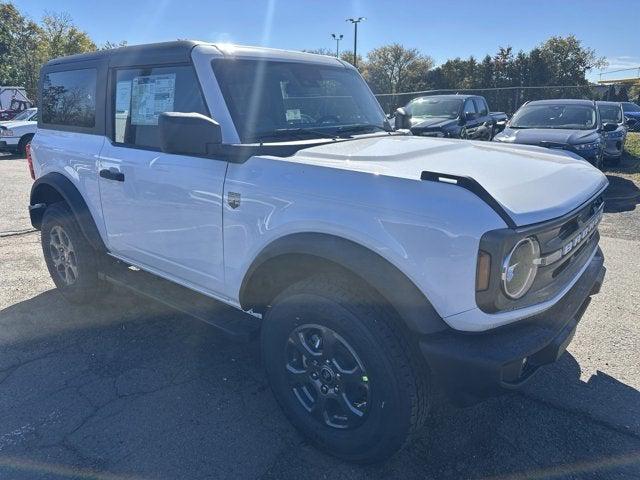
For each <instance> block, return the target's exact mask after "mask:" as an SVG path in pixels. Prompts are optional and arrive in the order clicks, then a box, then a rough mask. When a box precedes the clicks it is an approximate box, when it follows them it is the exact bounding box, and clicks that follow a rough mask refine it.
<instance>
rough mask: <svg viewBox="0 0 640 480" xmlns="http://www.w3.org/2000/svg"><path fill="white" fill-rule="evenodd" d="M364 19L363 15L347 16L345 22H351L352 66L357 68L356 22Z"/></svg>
mask: <svg viewBox="0 0 640 480" xmlns="http://www.w3.org/2000/svg"><path fill="white" fill-rule="evenodd" d="M363 20H366V18H364V17H358V18H347V20H346V21H347V22H351V23H353V66H354V67H356V68H358V24H359V23H360V22H361V21H363Z"/></svg>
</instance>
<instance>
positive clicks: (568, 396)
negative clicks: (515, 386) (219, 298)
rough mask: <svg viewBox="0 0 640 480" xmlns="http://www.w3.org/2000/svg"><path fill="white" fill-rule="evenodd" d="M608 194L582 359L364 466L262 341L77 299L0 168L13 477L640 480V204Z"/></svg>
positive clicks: (582, 333)
mask: <svg viewBox="0 0 640 480" xmlns="http://www.w3.org/2000/svg"><path fill="white" fill-rule="evenodd" d="M627 181H628V180H627ZM612 183H613V185H614V188H613V189H612V191H613V195H611V196H612V201H611V202H610V207H609V208H608V210H609V212H608V213H606V215H605V219H604V221H603V224H602V227H601V232H602V240H601V246H602V249H603V250H604V253H605V257H606V265H607V268H608V273H607V278H606V282H605V285H604V286H603V290H602V292H601V293H600V294H599V295H597V296H596V297H594V299H593V302H592V304H591V306H590V308H589V309H588V310H587V313H586V315H585V317H584V318H583V320H582V322H581V325H580V328H579V330H578V332H577V334H576V337H575V339H574V341H573V343H572V344H571V345H570V347H569V350H568V353H567V354H565V355H564V356H563V357H562V358H561V360H560V361H559V362H558V363H557V364H556V365H553V366H551V367H548V368H546V369H545V370H544V371H542V372H541V373H540V374H538V375H537V376H536V377H534V379H533V380H532V382H531V383H530V384H529V385H528V386H527V388H526V389H525V390H524V391H523V392H521V393H517V394H513V395H509V396H504V397H500V398H496V399H492V400H490V401H487V402H485V403H483V404H481V405H478V406H475V407H472V408H468V409H462V410H458V409H453V408H451V407H448V406H447V405H437V406H436V407H435V408H434V411H433V415H432V416H431V419H430V421H429V422H428V424H427V426H426V427H425V429H424V432H423V434H422V436H421V437H420V438H419V439H418V440H417V441H416V442H415V443H414V444H413V445H412V446H411V447H410V448H408V449H407V450H405V451H403V452H401V453H400V454H399V455H397V456H395V457H394V458H392V459H391V460H390V461H389V462H387V463H385V464H383V465H374V466H366V467H361V466H353V465H349V464H345V463H342V462H340V461H337V460H335V459H334V458H331V457H328V456H325V455H324V454H322V453H320V452H318V451H316V450H315V449H314V448H312V447H310V446H309V445H307V444H306V443H305V442H304V440H303V439H302V438H301V437H300V436H299V435H298V434H297V433H296V432H295V431H294V430H293V428H292V427H291V426H290V425H289V423H288V422H287V421H286V419H285V418H284V416H283V415H282V413H281V412H280V411H279V409H278V407H277V405H276V403H275V401H274V399H273V397H272V395H271V392H270V391H269V388H268V385H267V383H266V381H265V378H264V376H263V374H262V370H261V366H260V362H259V355H258V349H257V346H256V345H255V344H249V345H247V344H236V343H231V342H229V341H228V340H226V339H225V338H223V337H221V336H219V335H218V333H217V332H216V331H215V330H214V329H213V328H212V327H210V326H208V325H206V324H203V323H199V322H197V321H195V320H191V319H189V318H185V317H184V316H183V315H181V314H180V313H178V312H175V311H170V310H167V309H166V308H165V307H163V306H161V305H158V304H155V303H152V302H150V301H148V300H146V299H142V298H137V297H135V296H133V295H130V294H128V293H125V292H121V291H116V292H115V293H113V294H111V295H110V296H109V297H108V298H107V300H106V301H105V302H104V303H101V304H100V305H94V306H86V307H75V306H71V305H69V304H67V303H65V302H64V301H63V300H62V299H61V298H60V296H59V295H58V294H57V293H56V292H55V290H53V283H52V282H51V280H50V278H49V275H48V272H47V270H46V267H45V264H44V261H43V259H42V254H41V251H40V243H39V240H40V239H39V235H38V233H36V232H32V231H30V224H29V221H28V214H27V210H26V206H27V204H28V192H29V188H30V185H31V179H30V178H29V175H28V172H27V167H26V163H25V161H24V160H23V159H19V158H16V157H10V156H2V155H0V275H1V279H2V287H1V288H0V478H1V479H41V478H42V479H44V478H47V479H69V478H78V479H109V480H111V479H113V480H120V479H123V480H124V479H160V478H163V479H164V478H170V479H174V478H176V479H178V478H181V479H182V478H184V479H187V478H188V479H192V478H193V479H200V478H260V479H271V478H273V479H282V478H305V479H313V478H349V479H359V478H402V479H409V478H422V479H463V478H464V479H492V480H507V479H508V480H512V479H513V480H515V479H525V478H526V479H546V478H553V479H578V478H579V479H600V478H602V479H637V478H640V392H639V390H638V389H639V388H640V313H638V311H639V310H640V288H639V287H638V284H639V283H640V253H639V252H640V241H639V240H638V236H639V234H640V207H636V203H637V202H638V201H640V198H638V196H637V195H635V196H634V195H632V193H633V192H634V190H633V189H634V188H635V192H636V193H637V190H638V189H637V187H634V185H633V184H631V185H629V184H627V183H626V181H623V180H615V178H614V179H613V182H612ZM616 188H617V189H622V193H620V192H618V191H617V190H616ZM629 192H631V193H629Z"/></svg>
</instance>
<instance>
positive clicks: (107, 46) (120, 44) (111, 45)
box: [100, 40, 127, 50]
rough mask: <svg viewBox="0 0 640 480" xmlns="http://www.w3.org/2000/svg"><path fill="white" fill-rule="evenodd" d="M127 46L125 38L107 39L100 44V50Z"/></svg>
mask: <svg viewBox="0 0 640 480" xmlns="http://www.w3.org/2000/svg"><path fill="white" fill-rule="evenodd" d="M126 46H127V41H126V40H121V41H119V42H111V41H109V40H107V41H106V42H105V43H104V44H102V45H101V46H100V50H113V49H114V48H122V47H126Z"/></svg>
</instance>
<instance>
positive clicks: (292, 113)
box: [287, 108, 302, 122]
mask: <svg viewBox="0 0 640 480" xmlns="http://www.w3.org/2000/svg"><path fill="white" fill-rule="evenodd" d="M301 118H302V117H301V116H300V109H298V108H295V109H292V110H287V122H291V121H292V120H300V119H301Z"/></svg>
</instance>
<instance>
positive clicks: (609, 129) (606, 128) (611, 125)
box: [602, 123, 618, 132]
mask: <svg viewBox="0 0 640 480" xmlns="http://www.w3.org/2000/svg"><path fill="white" fill-rule="evenodd" d="M617 129H618V124H617V123H605V124H604V125H603V126H602V130H604V131H605V132H614V131H615V130H617Z"/></svg>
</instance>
